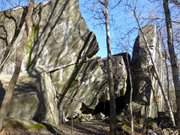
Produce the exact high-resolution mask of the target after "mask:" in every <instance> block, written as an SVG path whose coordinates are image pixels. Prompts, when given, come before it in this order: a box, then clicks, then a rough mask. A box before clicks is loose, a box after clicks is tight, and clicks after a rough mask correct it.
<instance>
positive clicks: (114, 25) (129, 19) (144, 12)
mask: <svg viewBox="0 0 180 135" xmlns="http://www.w3.org/2000/svg"><path fill="white" fill-rule="evenodd" d="M133 1H134V2H135V0H131V2H133ZM116 2H117V0H110V3H111V5H110V7H113V6H112V5H115V3H116ZM84 3H85V4H84ZM125 4H126V2H124V1H123V2H122V3H120V5H119V6H118V7H116V8H113V9H111V8H110V19H111V25H110V29H111V30H110V32H111V42H112V52H113V53H114V54H116V53H121V52H124V51H127V52H129V53H130V54H131V52H132V47H133V44H134V41H135V38H136V36H137V34H138V28H137V25H136V22H135V19H134V17H133V15H132V11H131V10H130V9H128V8H127V7H126V6H125ZM88 6H90V5H88V1H86V0H80V9H81V13H82V15H83V17H84V18H85V20H86V22H87V25H88V27H89V28H90V29H91V30H92V31H93V32H94V33H95V34H96V36H97V39H98V42H99V46H100V51H99V52H98V55H99V56H102V57H106V40H105V30H104V26H103V25H98V24H99V21H97V20H96V19H93V17H92V13H91V12H92V11H90V10H89V11H88V9H89V8H87V7H88ZM160 10H161V8H159V7H158V3H152V2H149V1H148V0H138V1H137V13H138V14H140V13H141V14H140V16H141V17H149V16H150V14H151V15H153V14H154V16H155V15H156V12H162V11H160ZM141 23H142V26H143V25H144V24H145V23H146V22H145V21H143V22H141ZM152 23H153V22H152Z"/></svg>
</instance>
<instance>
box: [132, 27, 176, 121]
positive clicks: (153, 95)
mask: <svg viewBox="0 0 180 135" xmlns="http://www.w3.org/2000/svg"><path fill="white" fill-rule="evenodd" d="M142 30H143V33H144V36H145V38H146V39H147V43H146V42H145V40H144V38H143V34H142V33H141V32H139V36H138V37H137V38H136V42H135V44H134V48H133V56H132V70H133V78H134V81H133V82H134V93H135V94H134V98H135V101H136V102H137V103H139V104H140V105H143V106H144V105H145V106H146V108H148V109H147V110H146V111H147V116H149V117H153V118H154V117H156V116H157V113H158V112H164V111H167V109H168V107H167V105H166V103H165V101H164V97H163V94H162V92H161V89H160V87H159V84H158V81H157V78H156V76H155V73H154V67H153V63H152V60H153V62H154V63H155V65H154V66H155V69H156V70H157V72H158V76H159V78H160V81H161V83H162V86H163V89H164V90H165V94H166V95H167V96H168V97H169V101H170V103H171V105H172V109H173V111H174V112H176V96H175V89H174V85H173V82H172V74H170V73H171V72H170V73H169V74H168V73H167V71H170V69H167V68H166V63H165V58H164V55H163V51H162V44H161V40H160V36H159V34H158V32H157V29H156V27H155V26H154V25H149V26H145V27H144V28H143V29H142ZM148 48H149V51H150V53H151V56H150V55H149V53H148ZM151 58H152V60H151ZM167 77H168V78H169V79H168V78H167ZM143 108H144V107H143ZM144 111H145V109H142V110H141V112H142V114H144V113H145V112H144Z"/></svg>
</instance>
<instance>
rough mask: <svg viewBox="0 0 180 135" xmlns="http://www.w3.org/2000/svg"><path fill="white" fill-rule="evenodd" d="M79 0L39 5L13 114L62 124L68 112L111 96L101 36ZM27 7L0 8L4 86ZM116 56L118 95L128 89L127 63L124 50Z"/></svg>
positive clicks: (14, 100) (115, 77)
mask: <svg viewBox="0 0 180 135" xmlns="http://www.w3.org/2000/svg"><path fill="white" fill-rule="evenodd" d="M78 4H79V3H78V0H55V1H50V2H49V3H47V4H43V5H41V4H40V5H36V7H35V8H34V12H33V28H32V29H33V34H32V40H31V42H30V43H27V45H26V48H25V51H26V54H25V57H24V61H23V66H22V71H21V76H20V78H19V80H18V83H17V86H16V91H15V93H14V98H13V102H12V104H11V111H10V112H9V116H12V117H16V118H24V119H35V120H37V121H47V122H48V123H50V124H53V125H58V123H59V118H62V117H64V115H65V116H66V117H74V116H77V115H78V114H80V113H81V111H80V108H81V105H82V103H85V104H86V105H87V106H89V107H90V108H94V107H95V105H96V104H97V103H98V102H99V100H107V99H109V95H108V88H107V81H106V77H107V74H106V62H105V60H103V59H99V58H97V57H96V56H95V54H96V53H97V51H98V45H97V41H96V37H95V35H94V34H93V33H92V32H90V31H89V29H88V28H87V26H86V24H85V22H84V20H83V18H82V17H81V15H80V12H79V5H78ZM26 13H27V8H26V7H24V8H18V9H15V10H10V11H5V12H1V13H0V35H1V37H0V51H1V54H3V55H1V56H0V62H1V63H5V64H4V65H2V66H1V67H0V70H1V71H2V72H1V76H0V78H1V81H2V82H3V84H4V85H3V86H4V87H5V88H6V86H7V85H8V82H9V79H10V77H11V75H12V73H13V72H14V62H15V60H14V58H15V55H16V48H17V47H18V45H19V42H20V40H21V38H22V33H23V31H24V30H25V28H24V25H25V22H24V21H25V15H26ZM113 59H114V64H115V65H116V66H115V67H114V69H113V70H114V74H115V76H114V80H115V81H116V86H115V87H116V95H117V96H119V95H123V94H124V93H125V91H126V81H127V72H126V65H125V62H124V59H123V57H122V56H121V55H119V56H118V55H117V56H116V57H114V58H113ZM120 80H121V81H120ZM23 106H25V107H23ZM22 108H24V109H22Z"/></svg>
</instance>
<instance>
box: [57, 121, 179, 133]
mask: <svg viewBox="0 0 180 135" xmlns="http://www.w3.org/2000/svg"><path fill="white" fill-rule="evenodd" d="M60 129H61V130H62V132H63V135H109V124H108V123H106V122H103V121H97V120H93V121H88V122H68V123H66V124H63V125H61V127H60ZM130 134H131V128H130V125H124V124H123V125H122V123H121V124H120V123H119V124H118V126H117V135H130ZM135 135H180V130H178V129H172V128H164V129H162V128H157V129H154V130H153V129H148V130H147V132H146V133H144V130H143V128H141V129H140V128H137V127H136V128H135Z"/></svg>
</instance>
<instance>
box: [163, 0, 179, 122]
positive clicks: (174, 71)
mask: <svg viewBox="0 0 180 135" xmlns="http://www.w3.org/2000/svg"><path fill="white" fill-rule="evenodd" d="M163 8H164V15H165V21H166V30H167V45H168V51H169V55H170V62H171V69H172V75H173V82H174V87H175V91H176V103H177V114H178V119H179V118H180V116H179V111H180V107H179V102H178V101H179V99H180V92H179V90H178V87H177V86H178V81H179V78H178V77H179V69H178V63H177V57H176V53H175V48H174V44H173V28H172V20H171V12H170V10H169V0H163ZM178 125H180V123H178Z"/></svg>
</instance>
